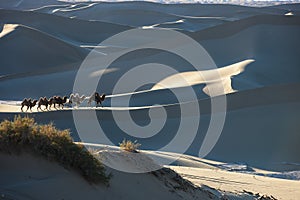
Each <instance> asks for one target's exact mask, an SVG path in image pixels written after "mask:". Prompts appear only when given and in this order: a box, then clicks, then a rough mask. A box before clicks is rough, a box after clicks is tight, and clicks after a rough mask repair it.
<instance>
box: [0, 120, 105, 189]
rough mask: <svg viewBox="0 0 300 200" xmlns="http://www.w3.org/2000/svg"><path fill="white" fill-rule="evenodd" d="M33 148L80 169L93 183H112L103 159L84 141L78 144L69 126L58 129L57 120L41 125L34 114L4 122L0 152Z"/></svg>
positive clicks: (42, 154) (68, 165) (43, 155)
mask: <svg viewBox="0 0 300 200" xmlns="http://www.w3.org/2000/svg"><path fill="white" fill-rule="evenodd" d="M24 151H25V152H30V153H33V154H36V155H40V156H42V157H44V158H46V159H47V160H50V161H56V162H58V163H59V164H61V165H62V166H64V167H65V168H69V169H74V170H76V171H78V172H79V173H80V174H81V175H82V176H83V177H84V178H85V179H86V180H87V181H89V182H90V183H104V184H106V185H108V182H109V176H107V175H106V174H105V168H104V166H103V165H102V163H101V162H100V161H99V160H98V159H96V158H95V157H94V156H93V155H92V154H91V153H90V152H89V151H88V150H87V149H85V148H84V146H83V145H80V144H75V143H74V142H73V140H72V138H71V136H70V132H69V130H58V129H56V128H55V127H54V126H53V124H51V123H50V124H46V125H39V124H37V123H35V121H34V119H33V118H29V117H21V116H16V117H15V118H14V120H13V121H8V120H4V121H2V122H1V123H0V152H5V153H21V152H24Z"/></svg>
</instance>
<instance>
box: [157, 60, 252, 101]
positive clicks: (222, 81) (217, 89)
mask: <svg viewBox="0 0 300 200" xmlns="http://www.w3.org/2000/svg"><path fill="white" fill-rule="evenodd" d="M252 62H254V60H253V59H247V60H244V61H241V62H238V63H235V64H232V65H228V66H225V67H222V68H218V69H212V70H203V71H189V72H182V73H178V74H174V75H171V76H169V77H167V78H165V79H163V80H161V81H160V82H158V83H157V84H155V85H154V86H153V87H152V88H151V90H159V89H166V88H176V87H187V86H193V85H197V84H206V86H205V87H204V88H203V92H204V93H206V94H207V95H209V96H217V95H222V94H228V93H232V92H235V91H236V90H234V89H233V88H232V85H231V77H233V76H236V75H239V74H241V73H242V72H243V71H244V70H245V68H246V66H247V65H249V64H250V63H252Z"/></svg>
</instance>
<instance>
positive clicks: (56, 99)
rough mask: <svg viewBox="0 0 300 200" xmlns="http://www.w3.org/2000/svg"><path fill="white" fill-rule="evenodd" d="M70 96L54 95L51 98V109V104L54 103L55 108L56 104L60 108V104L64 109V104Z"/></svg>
mask: <svg viewBox="0 0 300 200" xmlns="http://www.w3.org/2000/svg"><path fill="white" fill-rule="evenodd" d="M67 99H68V97H67V96H64V97H63V98H62V97H60V96H53V97H51V98H50V99H49V109H51V106H52V105H53V107H54V108H55V109H57V108H56V106H55V105H56V104H58V108H60V106H61V107H62V109H63V108H64V104H65V103H66V102H67Z"/></svg>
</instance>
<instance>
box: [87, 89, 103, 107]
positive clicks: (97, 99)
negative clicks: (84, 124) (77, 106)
mask: <svg viewBox="0 0 300 200" xmlns="http://www.w3.org/2000/svg"><path fill="white" fill-rule="evenodd" d="M105 96H106V95H105V94H102V95H101V96H100V95H99V93H98V92H94V94H92V95H91V96H90V97H89V100H88V105H89V106H90V105H91V103H92V101H95V102H96V107H97V106H98V104H99V103H100V104H101V106H102V107H103V105H102V102H103V101H104V100H105Z"/></svg>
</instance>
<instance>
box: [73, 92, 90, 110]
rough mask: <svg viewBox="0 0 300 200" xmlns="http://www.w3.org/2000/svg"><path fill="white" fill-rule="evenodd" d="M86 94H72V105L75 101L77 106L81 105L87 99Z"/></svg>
mask: <svg viewBox="0 0 300 200" xmlns="http://www.w3.org/2000/svg"><path fill="white" fill-rule="evenodd" d="M85 98H86V97H85V96H84V95H82V96H79V94H78V93H76V94H73V93H72V94H71V95H70V98H69V103H70V104H71V105H72V104H73V103H74V104H75V106H76V107H79V105H80V104H81V103H82V102H83V101H84V100H85Z"/></svg>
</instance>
